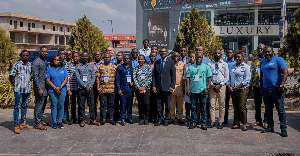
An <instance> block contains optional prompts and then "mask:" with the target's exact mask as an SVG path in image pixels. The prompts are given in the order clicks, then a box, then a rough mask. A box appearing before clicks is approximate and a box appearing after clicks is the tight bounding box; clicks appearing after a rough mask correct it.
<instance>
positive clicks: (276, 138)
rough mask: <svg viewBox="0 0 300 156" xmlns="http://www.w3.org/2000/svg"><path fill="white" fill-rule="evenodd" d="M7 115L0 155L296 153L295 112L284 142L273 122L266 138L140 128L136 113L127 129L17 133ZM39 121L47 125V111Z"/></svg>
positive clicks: (299, 124) (0, 124) (299, 129)
mask: <svg viewBox="0 0 300 156" xmlns="http://www.w3.org/2000/svg"><path fill="white" fill-rule="evenodd" d="M12 113H13V110H12V109H5V110H4V109H0V118H1V121H0V133H1V134H0V155H25V154H26V155H273V154H278V153H289V154H298V155H300V149H299V147H300V112H299V111H292V112H287V124H288V135H289V136H288V137H287V138H282V137H281V136H280V135H279V133H280V129H279V124H276V125H275V133H269V134H262V133H260V131H261V130H262V128H261V127H256V128H251V127H249V128H248V131H247V132H243V131H241V130H239V129H237V130H232V129H230V127H231V125H230V124H228V125H227V126H226V127H224V128H223V129H222V130H219V129H216V128H213V129H208V130H207V131H203V130H201V129H200V128H196V129H192V130H189V129H187V126H186V125H179V124H177V123H176V124H174V125H169V126H168V127H164V126H159V127H154V126H153V124H150V125H148V126H140V125H138V123H137V122H138V119H137V111H134V121H135V124H133V125H130V124H127V125H126V126H121V125H120V124H117V125H115V126H112V125H110V124H108V123H106V124H105V125H104V126H90V125H86V126H85V127H84V128H81V127H79V125H78V124H73V125H65V128H64V129H52V128H50V127H48V130H46V131H40V130H36V129H32V130H22V131H21V134H19V135H17V134H14V133H13V115H12ZM276 114H277V113H276V112H274V118H275V119H276V120H275V123H278V116H277V115H276ZM45 118H46V119H47V120H48V121H50V118H51V114H50V110H49V109H47V110H46V113H45ZM230 118H231V119H232V114H230ZM253 121H254V111H249V112H248V122H253ZM28 122H29V124H30V125H33V123H34V120H33V110H32V109H30V110H28ZM230 122H232V120H230Z"/></svg>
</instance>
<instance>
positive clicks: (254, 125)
mask: <svg viewBox="0 0 300 156" xmlns="http://www.w3.org/2000/svg"><path fill="white" fill-rule="evenodd" d="M258 125H259V122H254V123H253V124H251V125H250V126H251V127H256V126H258Z"/></svg>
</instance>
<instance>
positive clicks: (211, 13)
mask: <svg viewBox="0 0 300 156" xmlns="http://www.w3.org/2000/svg"><path fill="white" fill-rule="evenodd" d="M210 25H211V26H214V25H215V10H210Z"/></svg>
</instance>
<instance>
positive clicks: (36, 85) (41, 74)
mask: <svg viewBox="0 0 300 156" xmlns="http://www.w3.org/2000/svg"><path fill="white" fill-rule="evenodd" d="M31 67H32V69H31V70H32V76H33V89H34V93H35V95H36V96H37V94H38V90H40V89H42V90H43V92H44V95H43V96H47V95H48V92H47V87H48V86H47V85H46V82H45V75H46V71H47V68H48V67H49V63H48V62H47V61H46V60H42V59H41V58H40V57H38V58H36V59H35V60H34V61H33V62H32V66H31Z"/></svg>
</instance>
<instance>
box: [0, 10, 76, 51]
mask: <svg viewBox="0 0 300 156" xmlns="http://www.w3.org/2000/svg"><path fill="white" fill-rule="evenodd" d="M74 25H75V24H74V23H68V22H64V21H58V20H51V19H45V18H39V17H34V16H28V15H22V14H17V13H10V12H9V13H0V27H1V28H2V29H3V30H5V31H6V32H7V34H8V35H9V36H10V38H11V39H12V41H13V42H15V44H16V45H17V46H18V50H19V51H21V50H23V49H27V50H39V47H40V46H42V45H44V46H47V47H49V49H53V50H55V49H58V48H64V47H65V46H66V45H67V44H68V41H69V37H70V35H71V29H72V27H73V26H74Z"/></svg>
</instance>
